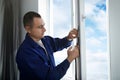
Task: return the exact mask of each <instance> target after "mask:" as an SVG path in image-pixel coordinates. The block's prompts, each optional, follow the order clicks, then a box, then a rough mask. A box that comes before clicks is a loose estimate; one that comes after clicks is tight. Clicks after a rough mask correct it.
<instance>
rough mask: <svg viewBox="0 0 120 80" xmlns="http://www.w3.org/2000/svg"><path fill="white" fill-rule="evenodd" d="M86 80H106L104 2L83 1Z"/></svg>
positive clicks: (106, 58) (106, 57)
mask: <svg viewBox="0 0 120 80" xmlns="http://www.w3.org/2000/svg"><path fill="white" fill-rule="evenodd" d="M85 15H86V20H85V32H86V36H85V37H86V65H87V76H86V77H87V80H108V55H109V54H108V51H107V48H108V47H107V46H108V44H107V39H108V36H107V13H106V0H85Z"/></svg>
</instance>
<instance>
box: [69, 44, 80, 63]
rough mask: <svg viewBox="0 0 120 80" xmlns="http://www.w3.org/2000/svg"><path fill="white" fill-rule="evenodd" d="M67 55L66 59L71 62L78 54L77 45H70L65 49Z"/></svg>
mask: <svg viewBox="0 0 120 80" xmlns="http://www.w3.org/2000/svg"><path fill="white" fill-rule="evenodd" d="M67 54H68V57H67V60H68V61H69V62H70V63H71V62H72V61H73V60H74V59H75V58H77V57H78V56H79V47H78V46H75V47H73V48H72V47H70V48H69V49H68V51H67Z"/></svg>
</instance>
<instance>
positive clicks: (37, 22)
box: [27, 17, 46, 41]
mask: <svg viewBox="0 0 120 80" xmlns="http://www.w3.org/2000/svg"><path fill="white" fill-rule="evenodd" d="M44 25H45V23H44V21H43V19H42V18H38V17H35V18H34V19H33V26H32V28H29V29H28V30H27V32H28V33H29V35H30V36H31V37H32V38H33V39H34V40H36V41H38V40H40V39H41V38H43V37H44V32H45V31H46V29H45V27H44Z"/></svg>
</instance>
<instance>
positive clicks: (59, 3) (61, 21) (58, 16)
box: [53, 0, 74, 80]
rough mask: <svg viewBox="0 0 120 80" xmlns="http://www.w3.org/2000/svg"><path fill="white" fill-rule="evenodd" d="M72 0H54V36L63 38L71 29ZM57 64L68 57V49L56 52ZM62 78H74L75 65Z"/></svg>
mask: <svg viewBox="0 0 120 80" xmlns="http://www.w3.org/2000/svg"><path fill="white" fill-rule="evenodd" d="M71 7H72V6H71V0H53V36H54V37H59V38H63V37H65V36H67V35H68V33H69V31H70V30H71V24H72V22H71V19H72V16H71ZM54 56H55V62H56V65H57V64H59V63H61V62H62V61H63V60H64V59H66V57H67V49H64V50H62V51H59V52H56V53H55V54H54ZM61 80H74V65H73V64H71V66H70V68H69V70H68V71H67V74H66V75H65V77H64V78H62V79H61Z"/></svg>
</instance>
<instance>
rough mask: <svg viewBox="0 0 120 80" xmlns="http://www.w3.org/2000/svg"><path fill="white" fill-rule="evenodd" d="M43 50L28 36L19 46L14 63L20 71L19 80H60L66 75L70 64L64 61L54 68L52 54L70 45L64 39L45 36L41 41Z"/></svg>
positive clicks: (69, 42)
mask: <svg viewBox="0 0 120 80" xmlns="http://www.w3.org/2000/svg"><path fill="white" fill-rule="evenodd" d="M41 41H42V43H43V44H44V46H45V48H46V51H47V54H48V56H47V55H46V52H45V50H44V49H43V48H42V47H41V46H40V45H39V44H38V43H36V42H35V41H34V40H33V39H32V38H31V37H30V36H29V35H28V34H26V37H25V40H24V41H23V43H22V44H21V45H20V47H19V49H18V51H17V55H16V62H17V66H18V69H19V71H20V80H60V79H61V78H62V77H63V76H64V75H65V73H66V71H67V69H68V68H69V66H70V63H69V61H68V60H67V59H65V60H64V61H63V62H62V63H60V64H59V65H57V66H55V61H54V56H53V53H54V52H56V51H59V50H62V49H64V48H67V47H68V46H70V45H71V41H68V40H67V39H66V37H65V38H62V39H59V38H52V37H50V36H45V37H44V38H42V39H41Z"/></svg>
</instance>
